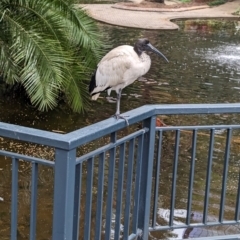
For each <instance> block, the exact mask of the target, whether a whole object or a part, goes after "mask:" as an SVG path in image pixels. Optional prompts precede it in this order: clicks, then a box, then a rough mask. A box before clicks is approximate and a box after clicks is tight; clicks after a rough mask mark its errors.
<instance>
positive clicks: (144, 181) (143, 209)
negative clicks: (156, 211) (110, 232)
mask: <svg viewBox="0 0 240 240" xmlns="http://www.w3.org/2000/svg"><path fill="white" fill-rule="evenodd" d="M143 127H145V128H148V129H149V131H148V132H147V133H145V135H144V142H143V155H142V158H143V159H142V168H141V181H140V186H141V187H140V199H139V212H138V228H139V229H141V230H142V231H143V234H142V239H148V232H149V230H148V228H149V217H150V205H151V189H152V171H153V156H154V144H155V128H156V117H155V116H153V117H151V118H148V119H145V120H144V121H143Z"/></svg>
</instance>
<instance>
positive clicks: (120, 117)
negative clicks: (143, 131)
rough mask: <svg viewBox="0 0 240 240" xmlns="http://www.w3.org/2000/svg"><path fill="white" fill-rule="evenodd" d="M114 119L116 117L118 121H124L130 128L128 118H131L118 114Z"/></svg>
mask: <svg viewBox="0 0 240 240" xmlns="http://www.w3.org/2000/svg"><path fill="white" fill-rule="evenodd" d="M113 117H115V118H116V119H117V120H118V119H124V120H125V122H126V124H127V125H128V126H129V122H128V120H127V119H126V117H129V116H122V115H120V114H117V113H116V114H114V115H113Z"/></svg>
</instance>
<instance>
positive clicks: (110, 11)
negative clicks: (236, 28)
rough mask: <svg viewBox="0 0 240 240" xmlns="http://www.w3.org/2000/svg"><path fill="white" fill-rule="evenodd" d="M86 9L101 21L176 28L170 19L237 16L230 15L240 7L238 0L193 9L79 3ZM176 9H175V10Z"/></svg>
mask: <svg viewBox="0 0 240 240" xmlns="http://www.w3.org/2000/svg"><path fill="white" fill-rule="evenodd" d="M79 6H80V7H83V8H84V9H86V10H87V12H88V14H89V15H90V16H91V17H92V18H94V19H96V20H98V21H101V22H104V23H108V24H112V25H117V26H123V27H133V28H143V29H166V30H167V29H168V30H174V29H178V26H177V25H176V24H175V23H173V22H171V21H170V20H172V19H184V18H238V19H239V20H240V17H237V16H234V15H232V13H233V12H235V11H236V10H237V9H238V8H239V7H240V0H234V1H232V2H228V3H225V4H223V5H220V6H218V7H212V8H209V7H208V6H205V8H204V9H198V10H196V9H195V10H193V9H192V8H185V9H181V8H179V9H172V10H171V11H169V9H161V11H159V9H158V10H157V11H156V9H151V10H149V9H140V11H139V10H138V11H136V8H134V9H135V10H133V9H132V8H130V7H128V8H124V9H123V8H121V9H120V8H119V4H86V5H83V4H82V5H79ZM176 10H177V11H176Z"/></svg>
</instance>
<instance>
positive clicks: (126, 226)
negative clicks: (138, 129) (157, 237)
mask: <svg viewBox="0 0 240 240" xmlns="http://www.w3.org/2000/svg"><path fill="white" fill-rule="evenodd" d="M134 148H135V138H134V139H131V140H130V142H129V154H128V166H127V189H126V201H125V211H124V233H123V239H128V234H129V225H130V208H131V192H132V175H133V162H134V150H135V149H134Z"/></svg>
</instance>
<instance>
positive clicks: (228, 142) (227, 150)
mask: <svg viewBox="0 0 240 240" xmlns="http://www.w3.org/2000/svg"><path fill="white" fill-rule="evenodd" d="M231 137H232V129H228V130H227V139H226V148H225V156H224V166H223V179H222V192H221V201H220V211H219V222H223V215H224V205H225V195H226V185H227V175H228V163H229V154H230V146H231Z"/></svg>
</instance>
